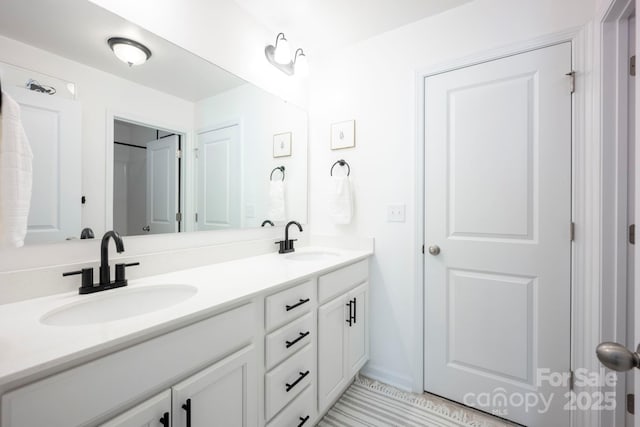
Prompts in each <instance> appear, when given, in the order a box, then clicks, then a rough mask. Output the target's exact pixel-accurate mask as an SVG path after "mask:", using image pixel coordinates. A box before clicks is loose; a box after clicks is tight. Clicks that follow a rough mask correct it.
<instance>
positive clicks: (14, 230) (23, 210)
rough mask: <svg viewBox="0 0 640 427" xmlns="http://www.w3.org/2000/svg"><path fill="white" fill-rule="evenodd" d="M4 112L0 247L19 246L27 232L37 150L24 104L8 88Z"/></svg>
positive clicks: (0, 149)
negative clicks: (23, 114) (22, 108)
mask: <svg viewBox="0 0 640 427" xmlns="http://www.w3.org/2000/svg"><path fill="white" fill-rule="evenodd" d="M0 114H1V115H0V247H16V248H17V247H20V246H22V245H24V238H25V236H26V234H27V217H28V216H29V205H30V203H31V185H32V181H33V172H32V162H33V153H32V152H31V146H30V145H29V140H28V139H27V134H26V133H25V132H24V127H23V126H22V121H21V119H20V106H19V105H18V103H17V102H16V101H14V100H13V99H12V98H11V97H10V96H9V95H7V94H6V93H5V92H2V112H1V113H0Z"/></svg>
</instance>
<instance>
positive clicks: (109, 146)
mask: <svg viewBox="0 0 640 427" xmlns="http://www.w3.org/2000/svg"><path fill="white" fill-rule="evenodd" d="M116 120H120V121H123V122H127V123H133V124H136V125H140V126H146V127H152V128H154V129H159V130H162V131H166V132H175V133H177V134H179V135H180V136H181V137H182V153H183V156H182V159H181V160H182V176H181V179H180V183H181V184H180V194H181V195H182V196H181V198H180V212H182V218H183V222H182V225H181V232H185V231H193V230H194V221H192V220H190V219H192V218H193V214H194V213H195V209H196V207H195V203H194V194H192V191H190V190H191V189H192V188H193V183H194V177H193V173H191V172H190V171H192V170H194V166H195V165H194V159H193V158H191V156H186V155H184V154H185V153H193V152H194V151H193V149H194V148H195V145H194V144H195V142H194V135H193V132H192V131H191V130H189V129H185V128H183V127H181V126H172V125H171V124H170V123H158V120H156V119H153V118H151V117H145V116H142V115H140V114H136V113H131V112H123V111H113V110H107V116H106V129H105V156H104V158H105V173H106V179H105V204H104V205H105V217H104V229H105V230H111V229H112V228H113V138H114V135H113V133H114V125H115V121H116ZM187 191H189V194H187ZM132 237H134V238H135V237H144V236H131V237H130V238H132Z"/></svg>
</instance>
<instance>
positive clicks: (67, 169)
mask: <svg viewBox="0 0 640 427" xmlns="http://www.w3.org/2000/svg"><path fill="white" fill-rule="evenodd" d="M3 90H4V91H5V92H7V93H8V94H9V95H10V96H11V97H12V98H13V99H15V101H16V102H17V103H18V104H19V105H20V108H21V115H22V124H23V126H24V130H25V132H26V134H27V138H28V139H29V143H30V144H31V149H32V151H33V187H32V196H31V208H30V210H29V218H28V222H27V236H26V239H25V242H26V243H27V244H31V243H52V242H60V241H63V240H65V239H66V238H70V237H76V238H79V237H80V232H81V231H82V230H81V207H82V206H81V202H80V198H81V183H82V161H81V159H82V157H81V154H82V152H81V150H82V147H81V107H80V103H79V102H77V101H72V100H69V99H64V98H59V97H56V96H51V95H45V94H42V93H37V92H33V91H30V90H27V89H22V88H17V87H6V88H3Z"/></svg>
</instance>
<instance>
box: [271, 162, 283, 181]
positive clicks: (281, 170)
mask: <svg viewBox="0 0 640 427" xmlns="http://www.w3.org/2000/svg"><path fill="white" fill-rule="evenodd" d="M275 171H280V172H282V180H283V181H284V166H276V167H275V168H273V170H272V171H271V175H269V180H270V181H273V173H274V172H275Z"/></svg>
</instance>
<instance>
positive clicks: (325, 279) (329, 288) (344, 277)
mask: <svg viewBox="0 0 640 427" xmlns="http://www.w3.org/2000/svg"><path fill="white" fill-rule="evenodd" d="M368 277H369V260H366V259H365V260H362V261H360V262H357V263H355V264H352V265H350V266H348V267H344V268H341V269H340V270H336V271H332V272H331V273H328V274H325V275H324V276H320V278H319V279H318V303H319V304H322V303H323V302H325V301H328V300H330V299H332V298H334V297H336V296H338V295H340V294H343V293H345V292H347V291H348V290H349V289H351V288H354V287H356V286H357V285H359V284H360V283H362V282H364V281H366V280H367V278H368Z"/></svg>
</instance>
